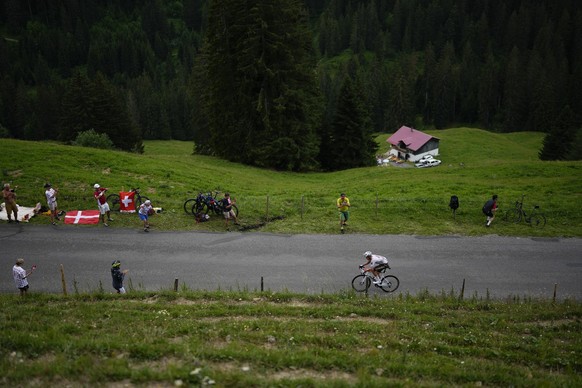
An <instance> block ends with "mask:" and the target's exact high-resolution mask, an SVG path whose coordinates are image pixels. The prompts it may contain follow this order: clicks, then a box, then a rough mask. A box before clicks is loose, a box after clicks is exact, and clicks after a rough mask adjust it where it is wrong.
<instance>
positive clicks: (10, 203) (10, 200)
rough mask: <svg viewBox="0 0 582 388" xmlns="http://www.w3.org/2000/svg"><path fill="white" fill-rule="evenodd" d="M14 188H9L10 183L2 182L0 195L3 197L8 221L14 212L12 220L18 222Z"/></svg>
mask: <svg viewBox="0 0 582 388" xmlns="http://www.w3.org/2000/svg"><path fill="white" fill-rule="evenodd" d="M15 189H16V187H14V189H11V188H10V183H6V184H4V189H3V190H2V196H3V197H4V207H5V208H6V215H7V216H8V223H9V224H10V223H12V214H14V221H15V222H16V223H19V222H20V221H19V220H18V206H16V193H15V192H14V190H15Z"/></svg>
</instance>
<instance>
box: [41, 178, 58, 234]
mask: <svg viewBox="0 0 582 388" xmlns="http://www.w3.org/2000/svg"><path fill="white" fill-rule="evenodd" d="M44 188H45V192H44V195H45V196H46V203H47V205H48V208H49V209H50V211H51V224H53V225H56V224H57V223H56V222H55V220H57V221H60V220H61V219H60V218H59V213H58V212H59V209H58V205H57V193H58V192H59V190H58V189H55V188H53V187H52V185H51V184H50V183H47V184H45V185H44Z"/></svg>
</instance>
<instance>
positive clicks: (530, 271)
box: [0, 224, 582, 300]
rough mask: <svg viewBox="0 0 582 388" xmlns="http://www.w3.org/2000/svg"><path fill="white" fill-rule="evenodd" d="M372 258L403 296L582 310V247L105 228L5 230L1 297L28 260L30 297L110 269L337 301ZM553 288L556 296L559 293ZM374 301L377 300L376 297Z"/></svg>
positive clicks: (134, 281) (165, 281)
mask: <svg viewBox="0 0 582 388" xmlns="http://www.w3.org/2000/svg"><path fill="white" fill-rule="evenodd" d="M366 250H371V251H372V252H374V253H378V254H381V255H384V256H387V257H388V258H389V259H390V265H391V266H392V273H393V274H394V275H396V276H398V278H399V279H400V288H399V289H398V290H397V292H396V294H398V293H410V294H413V295H415V294H418V293H419V292H422V291H424V290H428V291H430V292H431V293H440V292H442V291H444V292H447V293H448V292H450V291H451V290H455V292H456V293H458V292H459V291H460V289H461V286H462V284H463V280H464V281H465V296H466V297H470V296H473V295H477V296H479V297H485V296H486V295H487V294H489V295H490V296H491V297H494V298H505V297H510V296H519V297H524V296H528V297H535V298H537V297H541V298H548V299H551V298H552V297H553V294H554V289H555V288H556V290H557V298H558V299H564V298H575V299H577V300H582V282H581V281H582V239H579V238H567V239H561V238H516V237H499V236H493V235H490V236H485V237H458V236H447V237H424V236H405V235H356V234H345V235H339V234H338V235H273V234H265V233H238V232H230V233H226V232H225V233H200V232H161V231H156V230H155V229H154V230H152V232H150V233H145V232H143V231H142V230H141V229H135V230H132V229H118V228H115V227H110V228H103V227H101V226H69V225H58V226H33V225H28V224H20V225H15V224H2V225H0V252H1V253H0V255H1V256H0V260H1V262H2V268H3V269H2V270H1V273H0V292H2V293H16V292H17V289H16V287H15V285H14V281H13V280H12V271H11V268H12V266H13V265H14V262H15V260H16V259H17V258H19V257H23V258H24V259H25V260H26V262H25V268H27V269H28V268H30V266H31V265H32V264H36V265H37V270H36V271H35V272H34V274H33V275H31V277H30V279H29V280H30V287H31V289H30V292H39V291H40V292H54V293H59V292H62V284H61V265H62V268H63V269H64V274H65V279H66V284H67V289H68V292H69V293H73V292H74V291H75V288H76V289H77V290H78V291H79V292H84V291H95V290H97V289H99V287H100V284H101V285H102V286H103V288H104V289H105V290H106V292H112V291H113V289H112V287H111V275H110V265H111V262H112V261H113V260H114V259H119V260H121V262H122V269H124V268H125V269H129V271H130V272H129V273H128V275H127V277H126V282H125V285H126V288H129V287H128V286H129V285H130V283H131V286H133V288H135V289H143V290H151V291H158V290H160V289H173V286H174V280H175V279H178V281H179V285H180V287H182V286H184V285H185V286H187V287H188V288H190V289H206V290H216V289H219V288H220V289H222V290H249V291H255V290H260V289H261V278H263V287H264V290H266V291H268V290H270V291H282V290H288V291H293V292H300V293H309V294H317V293H321V292H324V293H333V292H338V291H341V290H349V289H351V280H352V278H353V277H354V276H355V275H356V274H358V265H359V264H361V263H363V262H364V260H363V258H362V253H363V252H364V251H366ZM556 284H557V287H556V286H555V285H556ZM371 293H373V294H377V295H383V296H384V295H389V294H385V293H384V292H382V291H381V290H378V289H374V290H372V291H371Z"/></svg>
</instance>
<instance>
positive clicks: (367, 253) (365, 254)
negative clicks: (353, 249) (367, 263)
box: [364, 251, 372, 257]
mask: <svg viewBox="0 0 582 388" xmlns="http://www.w3.org/2000/svg"><path fill="white" fill-rule="evenodd" d="M368 256H372V252H370V251H366V252H364V257H368Z"/></svg>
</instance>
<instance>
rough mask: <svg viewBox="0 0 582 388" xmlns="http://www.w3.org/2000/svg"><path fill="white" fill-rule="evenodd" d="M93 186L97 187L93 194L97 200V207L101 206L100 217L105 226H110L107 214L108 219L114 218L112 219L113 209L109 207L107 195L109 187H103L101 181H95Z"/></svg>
mask: <svg viewBox="0 0 582 388" xmlns="http://www.w3.org/2000/svg"><path fill="white" fill-rule="evenodd" d="M93 188H94V189H95V192H94V193H93V196H94V197H95V199H96V200H97V207H98V208H99V213H100V214H101V216H100V218H101V221H102V222H103V226H109V225H108V224H107V222H105V215H106V214H107V221H113V220H112V219H111V210H110V209H109V204H108V203H107V196H106V195H105V193H106V192H107V190H108V189H106V188H105V187H101V186H100V185H99V183H95V185H94V186H93Z"/></svg>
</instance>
